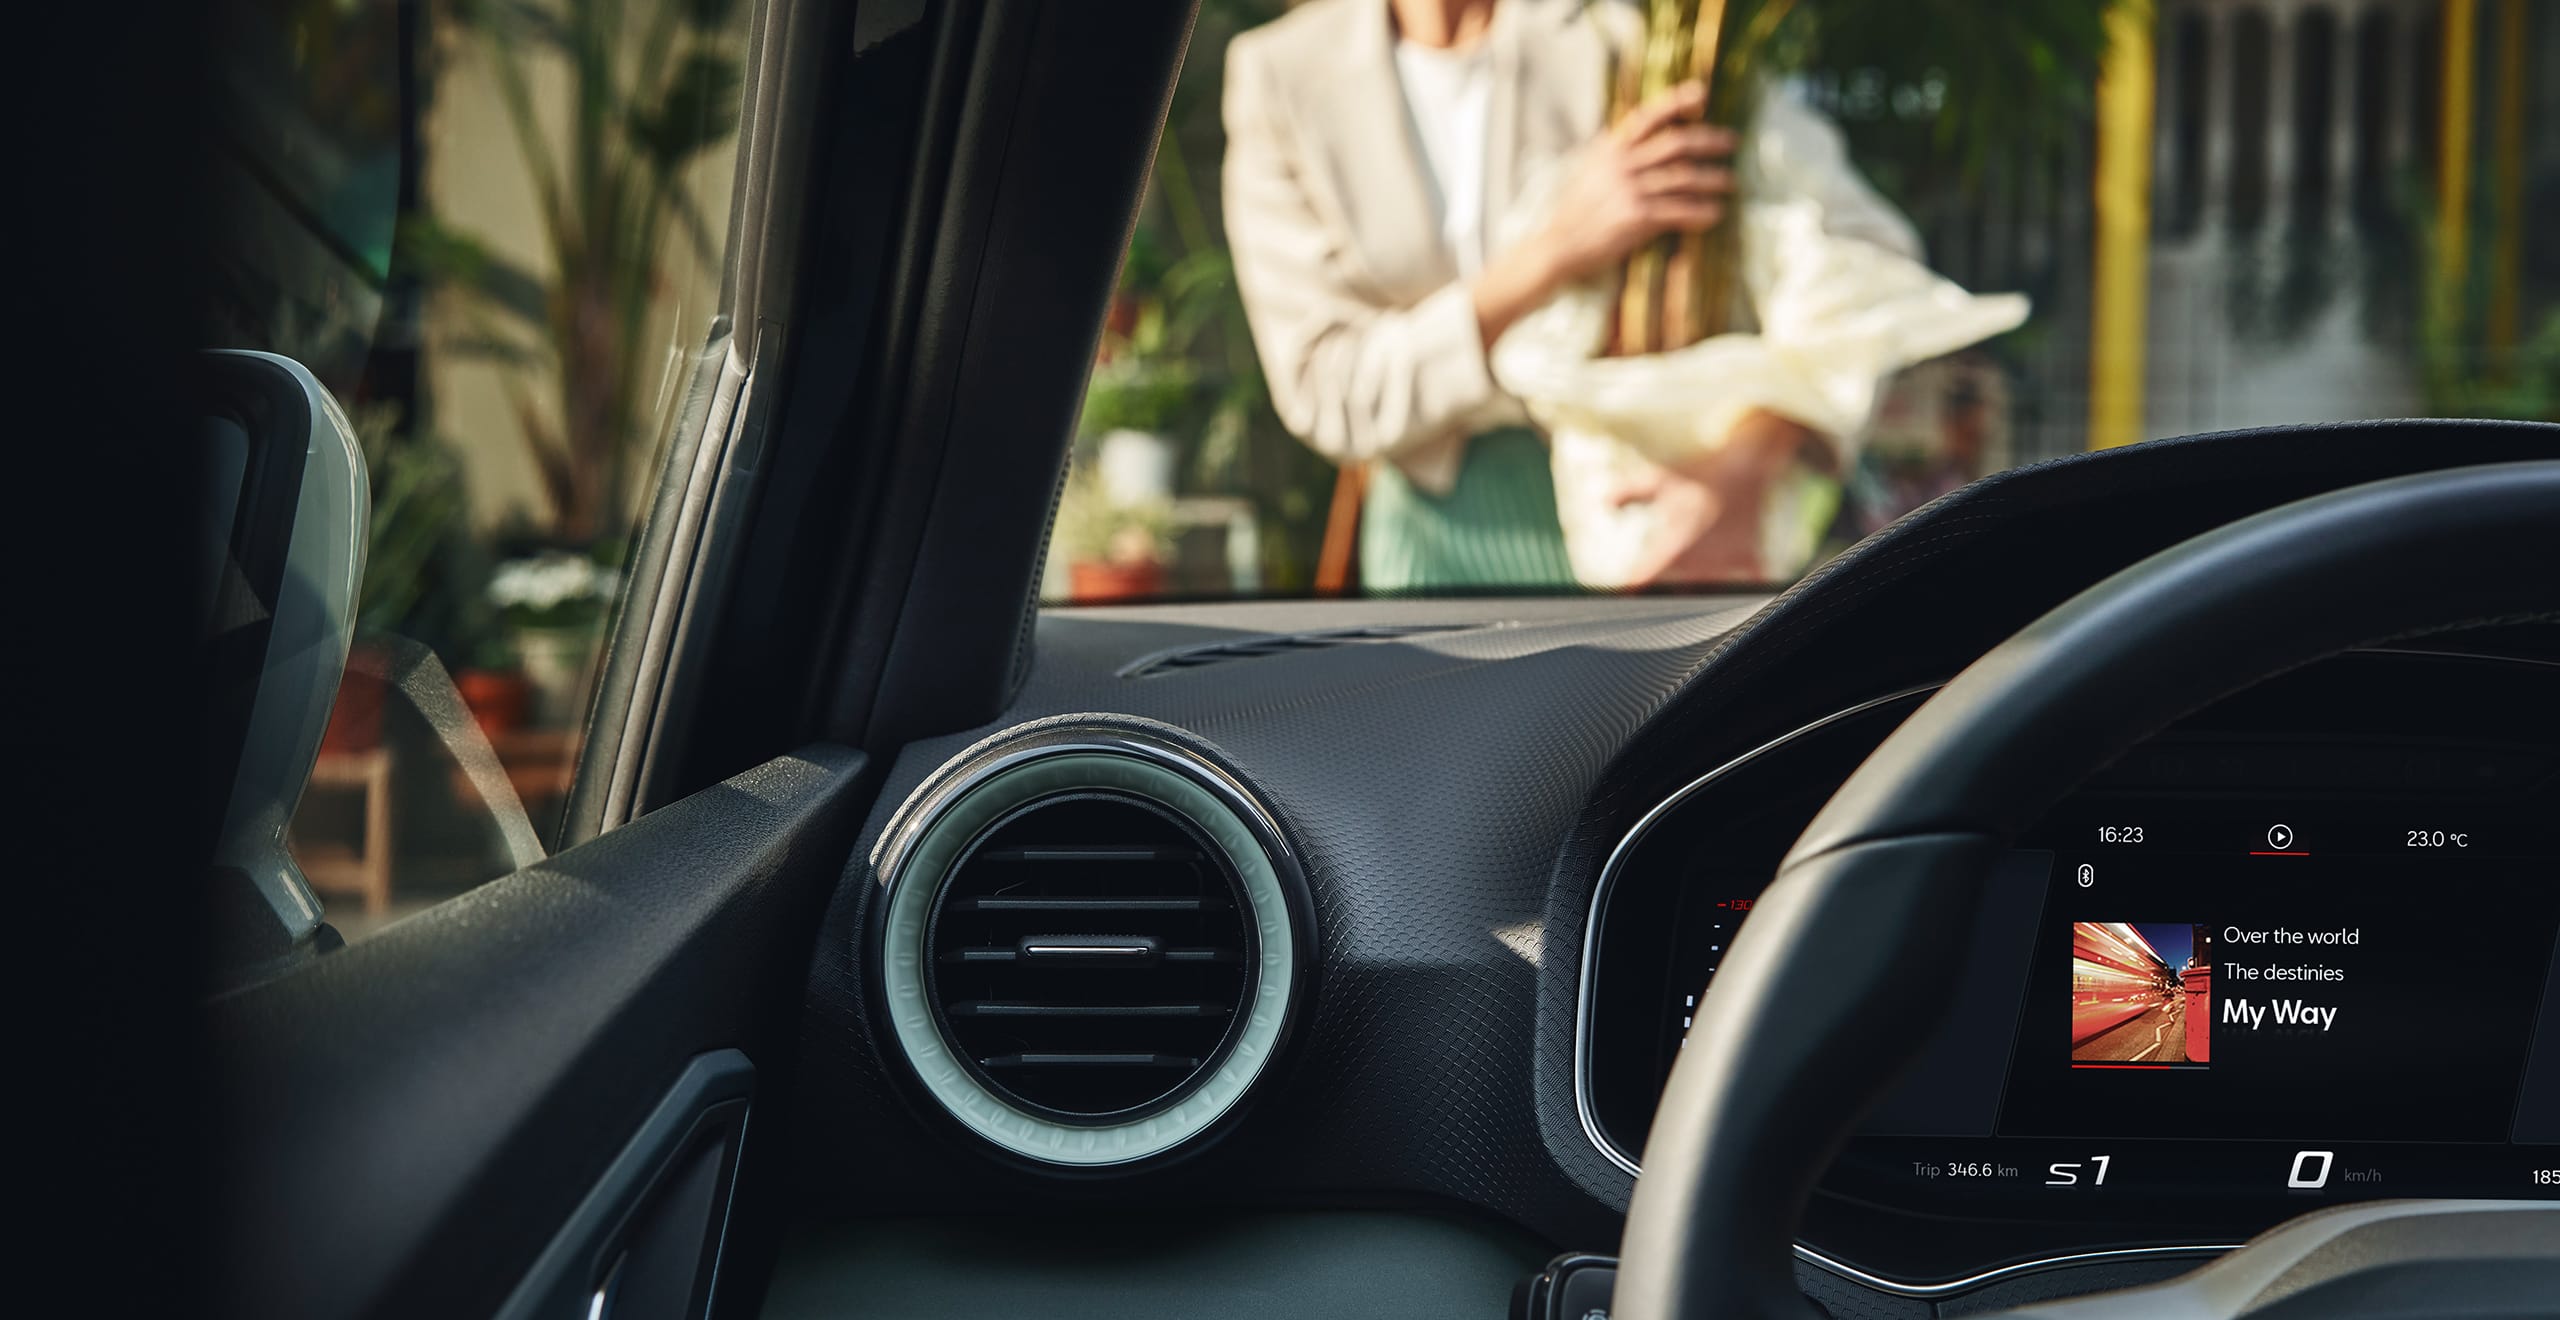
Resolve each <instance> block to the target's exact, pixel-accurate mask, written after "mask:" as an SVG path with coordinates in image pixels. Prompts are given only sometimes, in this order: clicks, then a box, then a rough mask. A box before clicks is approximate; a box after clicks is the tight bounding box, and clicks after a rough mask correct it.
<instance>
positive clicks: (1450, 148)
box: [1396, 40, 1493, 276]
mask: <svg viewBox="0 0 2560 1320" xmlns="http://www.w3.org/2000/svg"><path fill="white" fill-rule="evenodd" d="M1396 81H1397V82H1398V83H1399V84H1400V85H1401V86H1402V87H1403V89H1404V108H1405V121H1406V122H1407V123H1408V124H1410V125H1412V128H1413V139H1414V145H1415V146H1417V147H1419V148H1420V149H1421V155H1422V172H1423V175H1424V176H1425V177H1424V182H1425V183H1426V184H1428V185H1429V186H1428V188H1427V189H1426V191H1428V192H1429V193H1430V195H1431V205H1432V208H1433V210H1434V211H1435V212H1436V213H1437V215H1436V218H1437V219H1438V220H1439V222H1440V240H1441V242H1443V243H1445V244H1447V245H1448V249H1449V255H1450V257H1451V258H1452V259H1453V260H1455V261H1456V262H1457V264H1458V273H1459V274H1460V275H1461V276H1470V275H1473V274H1475V273H1476V271H1477V270H1479V269H1481V268H1482V267H1483V265H1484V258H1485V252H1484V158H1485V126H1486V124H1487V123H1488V122H1490V121H1491V119H1492V117H1493V60H1492V54H1491V49H1490V46H1489V44H1488V43H1486V42H1482V41H1478V42H1476V43H1475V44H1474V45H1472V46H1470V47H1468V48H1467V49H1465V50H1454V51H1453V50H1437V49H1434V48H1432V47H1429V46H1417V45H1415V44H1414V43H1412V42H1410V41H1402V40H1399V41H1397V42H1396Z"/></svg>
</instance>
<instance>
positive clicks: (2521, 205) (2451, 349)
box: [1044, 0, 2560, 601]
mask: <svg viewBox="0 0 2560 1320" xmlns="http://www.w3.org/2000/svg"><path fill="white" fill-rule="evenodd" d="M1833 3H1834V4H1835V6H1837V7H1839V8H1842V9H1853V10H1860V11H1862V12H1863V11H1864V10H1865V9H1867V8H1870V6H1862V5H1859V4H1857V3H1855V0H1846V2H1845V3H1844V0H1833ZM1288 8H1289V6H1288V5H1286V4H1283V3H1281V0H1208V2H1207V3H1205V4H1204V5H1203V8H1202V14H1201V19H1200V24H1199V28H1198V31H1197V32H1196V34H1195V36H1194V39H1193V43H1192V51H1191V56H1190V59H1189V61H1188V63H1187V64H1186V67H1185V69H1184V71H1183V75H1182V80H1181V83H1180V85H1179V88H1178V90H1177V92H1176V95H1175V100H1174V105H1173V113H1172V115H1171V117H1170V118H1169V120H1168V122H1167V125H1166V129H1165V137H1164V141H1163V144H1162V146H1161V148H1160V151H1159V155H1158V162H1157V167H1156V172H1155V176H1154V181H1153V186H1152V188H1151V189H1150V192H1149V196H1148V199H1147V201H1146V204H1145V209H1144V211H1143V212H1142V214H1141V217H1140V221H1139V225H1138V229H1137V232H1136V234H1135V235H1134V236H1133V240H1132V244H1131V247H1130V252H1129V258H1128V263H1127V267H1126V270H1125V272H1124V276H1123V287H1122V292H1121V296H1120V300H1119V303H1118V304H1117V306H1116V308H1115V312H1114V315H1113V318H1112V322H1111V325H1110V326H1109V327H1108V329H1107V330H1106V333H1105V338H1104V345H1103V349H1102V353H1101V355H1100V358H1099V360H1098V362H1097V365H1096V368H1095V375H1094V383H1093V386H1092V389H1091V393H1090V395H1089V399H1088V406H1087V410H1086V414H1085V419H1084V426H1083V433H1082V434H1081V435H1080V436H1079V438H1078V442H1077V448H1076V476H1075V477H1074V478H1073V479H1071V481H1070V484H1069V487H1068V491H1067V496H1066V501H1065V505H1064V507H1063V509H1062V512H1061V517H1060V521H1059V526H1058V529H1057V532H1056V535H1055V537H1054V538H1053V541H1052V544H1051V549H1050V563H1049V571H1048V575H1047V577H1046V579H1045V582H1044V590H1045V594H1046V595H1047V596H1048V597H1049V598H1050V599H1052V600H1060V601H1095V600H1110V599H1131V598H1150V597H1167V596H1180V597H1200V596H1222V595H1235V594H1244V595H1254V594H1268V595H1284V596H1285V595H1298V594H1305V593H1307V592H1309V591H1311V590H1313V589H1315V588H1316V586H1317V582H1316V565H1317V561H1318V559H1319V556H1320V553H1321V548H1322V545H1323V542H1324V538H1325V533H1326V528H1327V526H1328V522H1329V521H1333V522H1336V523H1338V522H1339V519H1338V518H1329V515H1330V514H1332V512H1333V510H1332V506H1333V503H1334V501H1333V498H1332V497H1333V494H1334V492H1335V488H1336V474H1335V472H1334V470H1333V468H1332V467H1331V466H1330V465H1329V464H1327V463H1326V462H1324V461H1323V460H1322V459H1320V458H1318V457H1316V456H1315V455H1314V454H1313V453H1312V452H1311V451H1309V450H1308V449H1307V448H1306V447H1305V446H1304V445H1302V444H1299V443H1298V442H1296V441H1295V440H1294V439H1293V438H1292V437H1290V436H1289V435H1288V434H1287V433H1286V432H1285V430H1283V429H1282V428H1281V426H1280V425H1279V423H1278V421H1277V419H1276V418H1275V417H1274V416H1273V415H1272V413H1271V410H1270V408H1269V406H1268V404H1267V402H1266V401H1265V397H1266V396H1265V391H1264V389H1263V385H1262V381H1261V377H1260V371H1259V367H1258V365H1257V363H1256V362H1255V359H1254V353H1253V346H1252V343H1251V340H1250V338H1249V336H1248V335H1247V334H1246V332H1245V330H1244V326H1243V321H1242V311H1241V307H1240V304H1239V303H1238V300H1237V297H1236V294H1235V292H1234V281H1233V271H1232V264H1231V263H1230V262H1229V261H1228V259H1227V254H1226V249H1225V246H1224V233H1225V229H1224V218H1223V217H1222V216H1221V215H1220V213H1219V210H1218V200H1219V199H1218V189H1217V187H1216V179H1217V175H1218V168H1219V162H1220V158H1221V151H1222V148H1223V137H1222V134H1221V130H1220V124H1219V114H1218V105H1219V101H1218V93H1219V79H1220V74H1221V70H1222V67H1223V63H1224V61H1223V56H1222V52H1223V50H1224V47H1225V43H1226V42H1227V40H1228V39H1230V38H1231V37H1232V36H1233V35H1234V34H1235V33H1236V32H1239V31H1243V30H1247V29H1249V28H1252V27H1254V26H1257V25H1259V24H1261V23H1264V22H1267V21H1270V20H1271V19H1273V18H1276V17H1278V16H1279V15H1280V14H1282V13H1284V12H1285V11H1286V10H1287V9H1288ZM1959 9H1961V10H1963V11H1964V14H1965V19H1964V21H1963V22H1962V23H1958V22H1954V21H1950V20H1948V19H1947V18H1946V16H1947V15H1952V14H1955V13H1957V11H1958V10H1959ZM1907 10H1908V13H1907V14H1906V15H1905V16H1904V17H1903V18H1902V19H1900V20H1898V21H1897V23H1898V26H1897V31H1896V32H1895V33H1894V34H1893V35H1894V38H1895V42H1896V43H1898V45H1891V46H1889V45H1888V43H1886V42H1884V41H1882V40H1877V41H1870V42H1863V43H1862V42H1858V41H1835V42H1834V43H1833V45H1834V47H1835V49H1833V50H1831V51H1829V52H1827V53H1826V54H1825V55H1824V56H1823V57H1820V58H1817V59H1814V60H1812V61H1811V62H1809V64H1808V66H1807V67H1805V68H1804V69H1802V70H1800V71H1798V72H1796V73H1794V74H1793V75H1791V77H1790V84H1791V88H1790V90H1791V91H1792V92H1793V93H1794V94H1795V95H1798V96H1800V97H1801V98H1802V99H1803V100H1804V101H1805V102H1807V103H1808V104H1810V105H1812V106H1814V107H1815V108H1817V109H1818V110H1820V111H1821V112H1822V113H1823V114H1825V115H1827V116H1828V117H1829V118H1830V119H1831V120H1832V121H1833V122H1834V123H1836V124H1837V125H1838V126H1839V128H1840V129H1841V131H1842V132H1843V133H1844V134H1845V136H1846V138H1847V141H1848V143H1849V146H1850V153H1851V157H1852V160H1853V162H1854V163H1855V165H1856V166H1857V167H1858V169H1859V170H1860V171H1861V172H1862V173H1863V174H1864V175H1865V176H1866V177H1867V178H1868V179H1869V181H1871V182H1872V183H1873V184H1874V185H1875V186H1876V187H1877V189H1878V190H1879V191H1881V192H1882V193H1883V194H1884V195H1885V196H1886V197H1887V198H1888V199H1889V200H1890V201H1891V202H1892V203H1893V204H1894V205H1895V206H1897V207H1898V208H1899V209H1901V211H1902V212H1903V213H1904V214H1905V215H1907V216H1908V217H1909V218H1910V219H1911V221H1912V223H1913V225H1914V227H1915V228H1916V229H1917V230H1918V231H1919V233H1920V234H1921V236H1922V238H1923V240H1924V242H1925V245H1926V259H1927V261H1928V263H1929V264H1930V266H1931V267H1932V268H1934V269H1935V270H1936V271H1937V272H1938V273H1940V274H1943V275H1945V276H1947V277H1949V278H1951V279H1953V280H1955V281H1956V282H1957V283H1959V284H1961V285H1963V286H1964V287H1966V288H1968V289H1973V290H1979V291H2009V290H2014V291H2018V292H2023V293H2025V294H2027V295H2028V296H2029V298H2030V299H2031V300H2032V304H2033V308H2034V310H2033V314H2032V316H2031V317H2030V318H2029V320H2028V321H2027V323H2026V324H2025V325H2024V326H2022V327H2021V328H2019V329H2018V330H2016V331H2014V332H2011V333H2009V334H2006V335H2003V336H2001V337H1999V338H1997V339H1994V340H1992V341H1989V342H1988V343H1986V344H1983V345H1981V346H1980V347H1977V348H1974V349H1970V350H1967V351H1965V352H1963V353H1960V354H1957V355H1955V356H1953V357H1950V358H1945V359H1940V360H1937V361H1932V362H1928V363H1924V364H1922V365H1920V366H1918V367H1915V368H1913V369H1911V370H1909V371H1908V372H1906V373H1904V374H1903V376H1902V377H1901V378H1899V379H1898V380H1897V381H1896V382H1895V383H1894V384H1893V385H1892V386H1891V387H1890V388H1889V389H1888V390H1887V391H1886V393H1885V395H1884V397H1883V399H1882V400H1881V402H1880V404H1879V405H1878V407H1877V409H1876V412H1875V416H1874V418H1873V420H1872V422H1871V423H1870V425H1869V428H1868V431H1867V434H1866V435H1865V436H1863V437H1862V441H1863V443H1862V445H1861V455H1860V458H1859V461H1858V464H1857V467H1856V469H1855V470H1854V471H1852V472H1849V473H1847V474H1845V475H1844V476H1843V477H1842V479H1841V482H1840V484H1841V487H1842V489H1841V491H1840V500H1839V504H1840V511H1839V514H1838V515H1837V518H1836V520H1835V521H1834V522H1833V524H1832V526H1831V528H1830V531H1829V533H1828V536H1827V548H1828V549H1830V550H1837V549H1838V548H1840V547H1841V546H1843V545H1845V544H1846V543H1847V542H1848V541H1849V540H1852V539H1855V537H1857V536H1859V535H1863V534H1864V533H1866V532H1868V531H1871V530H1873V529H1874V528H1876V527H1878V526H1881V525H1883V524H1884V523H1885V522H1888V521H1890V520H1891V519H1892V518H1894V517H1896V516H1899V515H1900V514H1901V513H1903V512H1906V511H1908V510H1909V509H1910V508H1913V507H1916V506H1917V505H1918V504H1919V503H1922V502H1925V501H1926V500H1927V499H1929V498H1933V497H1935V496H1936V495H1938V494H1941V493H1943V492H1944V491H1946V490H1949V489H1952V488H1953V487H1954V486H1956V485H1960V484H1962V483H1963V482H1965V481H1968V480H1971V479H1973V478H1975V477H1979V476H1982V475H1985V474H1987V473H1989V472H1993V471H1997V470H1999V469H2002V468H2005V467H2009V466H2013V465H2016V464H2020V463H2027V462H2034V461H2038V460H2041V459H2047V458H2052V457H2056V456H2059V455H2063V454H2068V453H2073V452H2076V451H2080V450H2083V449H2089V448H2096V447H2102V446H2107V445H2115V444H2125V443H2131V442H2135V441H2139V440H2143V439H2150V438H2155V437H2160V436H2171V435H2184V434H2192V433H2197V432H2204V431H2214V430H2223V429H2230V428H2237V427H2247V426H2258V425H2267V424H2275V423H2284V422H2307V421H2326V420H2340V419H2352V418H2370V417H2400V416H2412V415H2440V416H2454V417H2462V416H2482V417H2519V418H2538V419H2546V420H2554V419H2560V221H2555V220H2554V219H2553V217H2554V216H2555V215H2560V6H2553V5H2550V4H2537V3H2533V2H2532V0H2152V2H2151V3H2123V4H2114V5H2108V4H2103V3H2100V0H2031V2H2030V3H2023V4H2019V5H1993V6H1946V5H1928V4H1923V5H1916V6H1909V7H1907ZM1941 11H1943V12H1941ZM2073 13H2077V14H2082V15H2086V16H2089V17H2090V18H2091V19H2092V20H2095V21H2103V22H2104V24H2105V40H2104V42H2103V45H2102V50H2101V53H2100V55H2099V58H2098V59H2096V60H2095V61H2094V62H2092V63H2091V64H2090V65H2089V66H2088V67H2086V68H2079V67H2074V66H2072V65H2071V64H2069V62H2068V61H2064V62H2062V63H2059V64H2057V65H2056V66H2055V67H2054V68H2053V70H2052V72H2051V75H2050V76H2049V77H2047V78H2044V79H2042V80H2039V81H2037V82H2035V83H2033V84H2031V85H2022V86H2004V87H2000V88H1993V89H1986V88H1984V87H1983V86H1981V85H1980V83H1979V82H1978V81H1976V82H1972V83H1968V81H1967V80H1968V79H1969V78H1973V79H1977V80H1978V79H1979V77H1980V76H1981V75H1980V74H1979V72H1978V71H1979V70H1980V69H1982V68H1988V67H1998V63H1999V62H1998V61H1994V60H1992V59H1989V58H1983V57H1982V55H1983V52H1984V51H1986V50H1987V49H1989V48H1992V47H1995V46H1997V45H1999V44H2000V43H2002V42H2004V41H2008V40H2011V39H2013V38H2014V39H2020V40H2023V39H2027V38H2028V37H2031V36H2032V35H2033V34H2035V33H2038V32H2042V31H2047V30H2055V29H2057V28H2067V26H2068V21H2069V19H2070V17H2071V15H2072V14H2073ZM1860 21H1861V20H1859V19H1857V18H1856V16H1855V15H1844V16H1843V18H1842V20H1841V22H1840V23H1839V24H1835V25H1833V26H1832V27H1826V29H1825V30H1826V31H1834V30H1836V29H1838V28H1847V29H1851V30H1854V29H1855V28H1856V27H1857V26H1858V25H1859V22H1860ZM1902 24H1907V25H1908V27H1907V28H1903V27H1901V26H1900V25H1902ZM1915 33H1916V35H1913V34H1915ZM1967 95H1972V96H1975V97H1977V98H1978V99H1979V98H1983V97H1985V96H1986V95H1988V96H1996V97H2000V98H2006V101H2007V102H2008V103H2012V104H2014V105H2015V106H2016V108H2017V113H2016V114H2015V115H2014V116H2013V118H2014V119H2015V120H2017V121H2021V122H2024V121H2034V127H2033V129H2032V131H2029V130H2027V129H2021V130H2020V131H2019V132H2018V133H2016V134H2015V135H2013V138H2012V139H2011V140H2006V141H2000V142H1993V143H1989V144H1987V147H1986V145H1985V144H1981V143H1977V142H1974V141H1973V140H1971V139H1961V140H1959V139H1957V138H1956V137H1955V136H1954V135H1953V134H1952V133H1951V132H1950V131H1949V125H1948V123H1947V122H1946V121H1947V117H1948V113H1949V107H1950V105H1951V104H1952V103H1953V102H1954V101H1956V100H1957V99H1959V98H1961V97H1964V96H1967ZM1115 473H1117V474H1119V475H1118V476H1115ZM1132 473H1137V474H1143V475H1144V476H1145V480H1140V479H1139V478H1138V477H1137V476H1133V475H1130V474H1132ZM1337 530H1338V529H1337ZM1355 589H1356V588H1355Z"/></svg>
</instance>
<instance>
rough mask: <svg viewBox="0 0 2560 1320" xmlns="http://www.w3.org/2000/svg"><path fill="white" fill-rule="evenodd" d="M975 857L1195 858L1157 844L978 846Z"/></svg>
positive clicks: (1021, 859)
mask: <svg viewBox="0 0 2560 1320" xmlns="http://www.w3.org/2000/svg"><path fill="white" fill-rule="evenodd" d="M978 860H980V861H985V862H1196V861H1199V860H1200V850H1199V849H1197V848H1159V847H1148V846H1145V845H1139V844H1118V845H1110V844H1105V845H1096V846H1091V847H1082V848H1065V847H1049V848H982V849H980V850H979V851H978Z"/></svg>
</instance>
